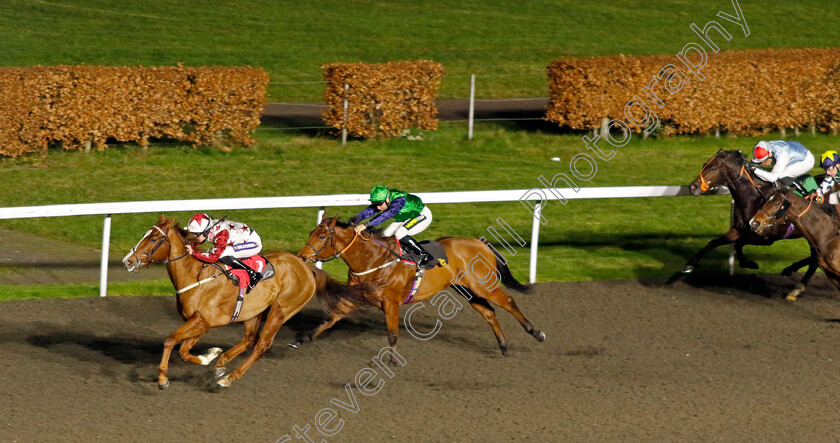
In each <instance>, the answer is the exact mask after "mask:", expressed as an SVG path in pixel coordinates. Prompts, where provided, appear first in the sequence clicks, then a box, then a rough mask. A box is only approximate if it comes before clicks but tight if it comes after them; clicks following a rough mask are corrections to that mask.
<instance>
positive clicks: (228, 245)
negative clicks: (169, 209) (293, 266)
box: [187, 213, 262, 290]
mask: <svg viewBox="0 0 840 443" xmlns="http://www.w3.org/2000/svg"><path fill="white" fill-rule="evenodd" d="M187 231H189V232H191V233H193V234H195V235H196V238H197V240H198V241H199V242H204V241H208V242H210V243H212V244H213V247H212V248H210V250H209V251H207V252H201V251H199V250H196V249H195V248H194V247H193V246H192V245H187V251H188V252H189V253H190V255H192V256H193V257H195V258H197V259H199V260H201V261H203V262H205V263H215V262H217V261H218V262H221V263H224V264H226V265H228V266H231V267H234V268H239V269H243V270H245V271H246V272H247V273H248V277H249V279H250V284H249V285H248V286H249V290H250V289H251V288H253V287H254V285H256V284H257V282H258V281H260V279H262V274H261V273H259V272H257V271H256V270H254V269H251V267H249V266H248V265H246V264H244V263H242V262H241V261H240V260H239V259H241V258H242V259H244V258H248V257H251V256H254V255H257V254H259V253H260V251H261V250H262V239H260V235H259V234H257V232H256V231H254V230H253V229H251V228H249V227H248V225H246V224H244V223H238V222H235V221H230V220H213V219H211V218H210V216H209V215H207V214H204V213H198V214H196V215H194V216H193V218H191V219H190V223H189V224H188V225H187Z"/></svg>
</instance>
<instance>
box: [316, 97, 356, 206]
mask: <svg viewBox="0 0 840 443" xmlns="http://www.w3.org/2000/svg"><path fill="white" fill-rule="evenodd" d="M348 89H350V85H349V84H347V83H345V84H344V116H343V117H342V122H341V145H342V146H343V145H346V144H347V107H348V104H349V103H348V102H347V90H348ZM319 223H320V222H319Z"/></svg>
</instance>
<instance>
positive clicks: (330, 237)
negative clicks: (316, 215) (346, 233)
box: [297, 217, 348, 262]
mask: <svg viewBox="0 0 840 443" xmlns="http://www.w3.org/2000/svg"><path fill="white" fill-rule="evenodd" d="M346 228H348V226H347V225H346V224H345V223H342V222H341V221H339V219H338V217H332V218H328V219H326V220H324V221H322V222H321V223H319V224H318V226H316V227H315V229H313V230H312V231H310V232H309V240H308V241H307V242H306V246H304V247H303V249H301V250H300V252H298V253H297V256H298V257H300V259H301V260H303V261H305V262H316V261H329V260H333V259H335V258H338V256H339V255H340V254H341V253H340V252H339V250H338V248H339V246H337V245H336V238H335V236H336V230H342V229H346Z"/></svg>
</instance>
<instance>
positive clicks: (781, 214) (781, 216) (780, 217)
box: [756, 193, 814, 226]
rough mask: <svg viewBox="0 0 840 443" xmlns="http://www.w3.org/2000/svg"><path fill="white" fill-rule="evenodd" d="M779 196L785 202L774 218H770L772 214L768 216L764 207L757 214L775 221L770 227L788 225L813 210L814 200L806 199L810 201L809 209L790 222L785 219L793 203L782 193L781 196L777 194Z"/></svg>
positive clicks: (769, 224)
mask: <svg viewBox="0 0 840 443" xmlns="http://www.w3.org/2000/svg"><path fill="white" fill-rule="evenodd" d="M777 195H779V196H780V197H781V198H782V199H783V200H784V201H783V202H782V205H781V207H779V210H778V211H776V213H775V214H773V216H772V217H771V216H770V214H768V213H767V211H765V210H764V208H763V207H762V208H760V209H759V210H758V211H757V212H756V215H757V214H758V213H763V214H764V217H765V218H766V219H772V220H773V222H771V223H768V226H773V225H780V224H782V223H788V222H790V221H793V220H794V219H797V218H799V217H802V216H803V215H805V213H806V212H808V211H809V210H810V209H811V205H812V204H814V199H813V198H809V197H804V198H805V199H806V200H808V207H807V208H805V209H804V210H803V211H802V212H800V213H799V214H797V215H795V216H793V217H792V218H791V219H790V220H786V219H785V217H786V216H787V213H788V210H790V206H791V202H790V200H788V199H787V197H785V196H784V195H782V194H781V193H779V194H777Z"/></svg>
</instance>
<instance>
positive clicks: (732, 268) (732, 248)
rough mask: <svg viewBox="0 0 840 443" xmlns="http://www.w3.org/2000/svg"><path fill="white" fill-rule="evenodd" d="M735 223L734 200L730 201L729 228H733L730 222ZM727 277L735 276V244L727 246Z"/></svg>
mask: <svg viewBox="0 0 840 443" xmlns="http://www.w3.org/2000/svg"><path fill="white" fill-rule="evenodd" d="M734 221H735V199H734V198H733V199H732V205H731V206H730V207H729V226H734V225H733V224H732V222H734ZM729 275H735V243H732V244H731V245H729Z"/></svg>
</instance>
